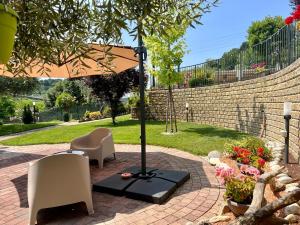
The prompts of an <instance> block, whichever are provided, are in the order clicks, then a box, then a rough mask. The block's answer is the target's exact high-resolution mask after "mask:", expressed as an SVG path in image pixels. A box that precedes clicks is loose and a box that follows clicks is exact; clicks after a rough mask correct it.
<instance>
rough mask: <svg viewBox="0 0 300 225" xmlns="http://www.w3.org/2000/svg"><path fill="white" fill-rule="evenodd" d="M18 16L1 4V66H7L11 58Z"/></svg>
mask: <svg viewBox="0 0 300 225" xmlns="http://www.w3.org/2000/svg"><path fill="white" fill-rule="evenodd" d="M17 22H18V14H17V13H16V12H15V11H14V10H13V9H11V8H9V7H8V6H6V5H3V4H0V49H1V51H0V64H6V63H7V62H8V60H9V58H10V56H11V53H12V50H13V47H14V41H15V34H16V32H17Z"/></svg>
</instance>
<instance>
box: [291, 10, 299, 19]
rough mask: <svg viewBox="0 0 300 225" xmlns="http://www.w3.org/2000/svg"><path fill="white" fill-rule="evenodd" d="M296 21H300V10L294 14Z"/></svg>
mask: <svg viewBox="0 0 300 225" xmlns="http://www.w3.org/2000/svg"><path fill="white" fill-rule="evenodd" d="M292 16H293V18H294V20H299V19H300V10H296V11H295V12H293V14H292Z"/></svg>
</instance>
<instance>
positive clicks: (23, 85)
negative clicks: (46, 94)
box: [0, 77, 40, 96]
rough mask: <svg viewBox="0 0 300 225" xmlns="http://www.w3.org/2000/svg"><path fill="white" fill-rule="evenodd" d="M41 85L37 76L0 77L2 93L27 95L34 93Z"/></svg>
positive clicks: (0, 91)
mask: <svg viewBox="0 0 300 225" xmlns="http://www.w3.org/2000/svg"><path fill="white" fill-rule="evenodd" d="M39 87H40V85H39V81H38V79H36V78H28V77H18V78H9V77H0V95H13V96H17V95H25V94H32V93H34V91H36V90H38V88H39Z"/></svg>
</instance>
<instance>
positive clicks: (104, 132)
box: [70, 128, 116, 168]
mask: <svg viewBox="0 0 300 225" xmlns="http://www.w3.org/2000/svg"><path fill="white" fill-rule="evenodd" d="M70 149H71V150H80V151H84V152H85V153H86V154H87V155H88V156H89V159H96V160H98V164H99V168H103V161H104V159H105V158H106V157H107V156H110V155H111V154H113V155H114V158H116V154H115V146H114V142H113V137H112V133H111V131H110V130H109V129H107V128H98V129H96V130H94V131H92V132H91V133H89V134H88V135H85V136H82V137H79V138H76V139H74V140H73V141H72V142H71V145H70Z"/></svg>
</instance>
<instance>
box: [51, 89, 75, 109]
mask: <svg viewBox="0 0 300 225" xmlns="http://www.w3.org/2000/svg"><path fill="white" fill-rule="evenodd" d="M74 102H75V99H74V97H73V96H72V95H70V94H69V93H66V92H63V93H61V94H60V95H59V96H58V97H57V99H56V103H55V105H56V107H59V108H61V109H63V110H64V111H65V112H68V111H69V109H70V108H71V107H72V105H73V104H74Z"/></svg>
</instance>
